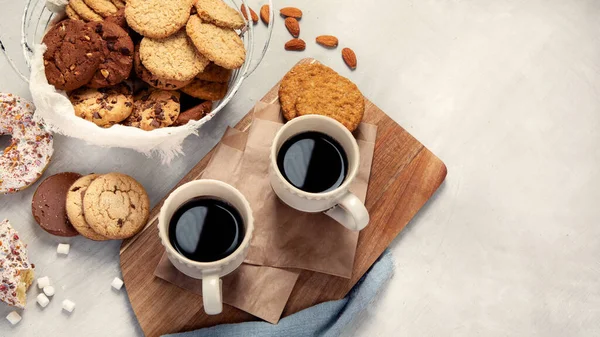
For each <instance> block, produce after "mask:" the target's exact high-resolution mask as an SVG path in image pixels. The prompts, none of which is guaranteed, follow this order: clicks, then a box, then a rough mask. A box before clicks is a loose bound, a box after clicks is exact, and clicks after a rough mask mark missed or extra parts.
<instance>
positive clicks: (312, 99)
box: [296, 75, 365, 131]
mask: <svg viewBox="0 0 600 337" xmlns="http://www.w3.org/2000/svg"><path fill="white" fill-rule="evenodd" d="M296 111H297V113H298V116H304V115H310V114H318V115H324V116H327V117H331V118H333V119H335V120H337V121H338V122H340V123H342V124H344V126H345V127H346V128H348V130H350V131H354V130H355V129H356V128H357V127H358V125H359V124H360V121H361V120H362V118H363V114H364V112H365V99H364V97H363V95H362V93H361V92H360V90H358V87H357V86H356V84H354V83H352V82H351V81H350V80H349V79H347V78H345V77H342V76H340V75H337V76H328V77H326V78H324V79H323V80H322V83H319V85H318V86H311V87H308V88H307V89H306V90H304V91H303V92H302V93H300V96H298V100H297V101H296Z"/></svg>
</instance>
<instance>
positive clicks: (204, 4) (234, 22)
mask: <svg viewBox="0 0 600 337" xmlns="http://www.w3.org/2000/svg"><path fill="white" fill-rule="evenodd" d="M195 6H196V10H197V11H198V15H199V16H200V18H201V19H202V21H204V22H210V23H213V24H215V25H217V26H219V27H223V28H231V29H241V28H243V27H244V26H245V25H246V23H245V22H244V18H243V17H242V15H241V14H240V13H239V12H238V11H237V10H235V9H233V8H231V7H229V6H227V4H225V2H223V0H198V1H196V5H195Z"/></svg>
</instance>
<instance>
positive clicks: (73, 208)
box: [66, 174, 108, 241]
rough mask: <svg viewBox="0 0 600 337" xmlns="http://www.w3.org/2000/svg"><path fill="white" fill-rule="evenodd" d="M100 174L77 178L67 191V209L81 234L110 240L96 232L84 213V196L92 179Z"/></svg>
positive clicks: (94, 238) (97, 239)
mask: <svg viewBox="0 0 600 337" xmlns="http://www.w3.org/2000/svg"><path fill="white" fill-rule="evenodd" d="M99 176H100V175H99V174H90V175H87V176H84V177H81V178H79V179H77V181H75V182H74V183H73V185H71V187H70V188H69V191H68V192H67V201H66V210H67V217H68V218H69V221H70V222H71V225H73V227H74V228H75V230H77V232H79V234H81V235H83V236H84V237H86V238H88V239H91V240H96V241H104V240H108V238H106V237H104V236H102V235H100V234H98V233H96V232H94V230H93V229H92V228H91V227H90V225H88V223H87V222H86V221H85V217H84V213H83V196H84V195H85V192H86V191H87V189H88V187H89V186H90V184H91V183H92V181H94V179H96V178H98V177H99Z"/></svg>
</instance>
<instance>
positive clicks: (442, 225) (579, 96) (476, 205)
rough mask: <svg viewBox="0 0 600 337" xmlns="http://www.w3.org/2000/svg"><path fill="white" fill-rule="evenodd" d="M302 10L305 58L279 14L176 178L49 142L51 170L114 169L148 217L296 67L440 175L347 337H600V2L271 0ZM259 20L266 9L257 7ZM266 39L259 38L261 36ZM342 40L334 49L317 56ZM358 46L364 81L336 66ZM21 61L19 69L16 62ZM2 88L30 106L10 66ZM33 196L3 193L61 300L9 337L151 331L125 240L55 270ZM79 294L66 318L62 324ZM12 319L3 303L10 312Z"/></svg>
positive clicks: (6, 2) (128, 159)
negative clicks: (364, 107)
mask: <svg viewBox="0 0 600 337" xmlns="http://www.w3.org/2000/svg"><path fill="white" fill-rule="evenodd" d="M276 2H277V5H278V6H279V7H283V6H286V5H294V4H296V5H298V6H299V7H300V8H301V9H302V10H303V11H304V13H305V14H304V17H303V19H302V21H301V29H302V32H301V37H302V38H304V39H305V40H306V41H307V45H308V47H307V50H306V51H304V52H299V53H297V52H285V51H284V50H283V44H284V43H285V41H287V40H288V39H289V38H290V36H289V34H288V33H287V31H286V30H285V28H284V26H283V20H282V19H281V18H277V27H275V34H274V36H273V40H272V41H271V48H270V50H269V52H268V54H267V57H266V59H265V60H264V62H263V64H262V65H261V66H260V67H259V69H258V71H257V73H256V74H254V75H253V76H252V77H251V78H250V79H248V81H247V82H246V83H244V85H243V86H242V88H241V90H240V92H239V94H238V95H237V97H236V98H235V99H234V101H233V102H232V103H231V104H230V105H229V107H228V108H227V109H225V110H224V111H223V112H222V113H220V114H219V115H218V116H217V117H216V118H215V119H214V120H212V121H211V122H210V123H208V124H207V125H206V126H205V127H204V128H203V129H202V132H201V133H202V135H201V136H200V137H193V138H189V139H188V140H187V141H186V145H185V152H186V155H185V156H184V157H180V158H178V159H177V160H175V161H174V162H173V163H172V165H171V166H168V167H167V166H159V164H158V162H157V161H156V160H153V159H148V158H145V157H144V156H142V155H140V154H137V153H135V152H132V151H128V150H119V149H102V148H98V147H94V146H88V145H86V144H84V143H82V142H80V141H77V140H74V139H67V138H64V137H61V136H58V137H56V142H55V146H56V154H55V156H54V161H53V163H52V165H51V166H50V168H49V169H48V173H47V174H46V176H47V175H49V174H53V173H57V172H61V171H78V172H81V173H87V172H92V171H93V172H107V171H115V170H116V171H121V172H124V173H127V174H130V175H132V176H134V177H135V178H136V179H138V180H139V181H140V182H141V183H143V185H144V186H145V187H146V188H147V189H148V192H149V193H150V196H151V199H152V202H153V204H154V203H156V201H157V200H159V199H160V198H161V197H162V196H163V195H164V194H165V193H166V192H167V191H168V190H169V189H170V188H171V187H172V186H173V185H174V184H175V183H176V182H177V181H178V180H179V179H180V178H181V177H182V176H183V175H184V174H185V173H186V172H187V171H188V170H189V169H190V168H191V167H192V166H193V165H194V164H195V163H196V162H197V161H198V160H200V159H201V158H202V157H203V156H204V154H206V152H208V151H209V150H210V148H211V147H212V146H213V145H214V144H215V142H216V141H217V140H218V139H219V137H220V135H221V134H222V133H223V131H224V129H225V127H226V126H227V125H234V124H235V123H236V122H237V121H238V120H239V119H241V118H242V116H243V115H244V114H245V113H246V112H247V111H248V110H249V109H250V108H251V106H252V105H253V103H254V102H256V101H257V100H258V99H260V98H261V97H262V95H263V94H264V93H265V92H266V91H267V90H268V89H270V88H271V87H272V86H273V84H275V83H276V82H277V80H278V79H279V78H281V77H282V76H283V75H284V74H285V72H286V71H287V70H288V69H289V68H290V67H291V66H292V65H293V64H294V63H296V62H297V61H298V60H300V59H301V58H303V57H308V56H311V57H316V58H317V59H319V60H321V61H322V62H324V63H326V64H328V65H329V66H331V67H333V68H334V69H335V70H337V71H339V72H340V73H341V74H342V75H344V76H348V77H349V78H350V79H352V80H353V81H355V82H356V83H357V84H358V86H359V87H360V89H361V90H362V91H363V93H364V94H365V95H366V96H367V97H368V98H369V99H371V100H372V101H373V102H375V103H376V104H377V105H378V106H380V107H381V108H382V109H383V110H385V111H387V112H388V113H389V114H390V116H391V117H392V118H393V119H394V120H396V121H397V122H398V123H399V124H400V125H402V126H403V127H404V128H406V129H407V130H408V131H409V132H411V133H412V134H413V135H414V136H415V137H417V138H418V139H419V140H420V141H421V142H423V143H424V144H425V145H426V146H427V147H429V148H430V149H431V150H432V151H433V152H434V153H436V154H437V155H438V156H439V157H440V158H441V159H442V160H443V161H444V162H445V163H446V165H447V166H448V172H449V174H448V177H447V179H446V182H445V183H444V184H443V185H442V187H441V188H440V190H439V191H438V192H437V194H436V195H435V196H434V198H433V199H432V200H431V201H430V202H429V203H428V204H427V205H426V206H425V207H424V208H423V209H422V210H421V212H420V213H419V214H418V215H417V217H416V218H415V219H414V220H413V221H412V222H411V223H410V224H409V226H408V227H407V228H406V229H405V230H404V232H403V233H402V234H401V235H400V236H399V237H398V238H397V239H396V240H395V241H394V242H393V244H392V245H391V249H392V251H393V253H394V257H395V258H396V273H395V276H394V277H393V279H392V280H391V281H390V283H389V285H388V286H386V287H385V289H382V291H381V295H380V296H379V298H378V299H377V300H376V301H375V303H374V304H373V305H372V306H371V307H370V308H369V310H368V312H365V313H364V314H363V315H362V316H361V318H360V319H359V320H357V321H356V322H355V323H354V324H353V326H351V327H349V328H348V329H347V331H346V333H345V335H347V336H352V335H356V336H597V335H599V334H600V281H599V280H600V263H599V262H598V261H600V226H599V223H598V222H599V221H598V220H599V219H600V207H599V203H600V189H599V187H600V186H599V182H598V180H599V178H600V170H599V167H600V133H599V132H598V129H599V128H600V111H599V108H600V74H599V70H600V39H599V37H600V2H598V1H584V0H570V1H564V0H548V1H541V0H528V1H518V0H503V1H498V0H479V1H461V0H453V1H450V0H446V1H442V0H424V1H409V0H399V1H393V0H385V1H384V0H380V1H356V0H355V1H349V0H343V1H342V0H335V1H333V0H329V1H279V0H278V1H276ZM251 3H255V4H256V5H255V6H254V8H255V9H258V7H259V6H258V1H252V2H251ZM22 6H23V2H22V1H14V0H0V8H1V9H2V14H1V17H2V20H1V23H0V28H1V29H0V34H1V37H2V39H3V41H4V42H7V41H5V40H6V39H7V38H10V39H9V40H10V41H8V43H7V44H8V45H7V47H10V48H12V49H13V51H14V48H17V46H18V39H19V33H18V32H19V27H18V21H19V17H20V13H21V9H22ZM257 27H258V31H259V33H260V32H262V33H264V32H265V31H266V29H265V28H264V26H263V25H262V24H260V25H259V26H257ZM320 34H334V35H336V36H338V37H339V38H340V47H339V48H338V49H337V50H325V49H323V48H321V47H320V46H318V45H315V43H314V38H315V37H316V36H317V35H320ZM346 46H347V47H352V48H353V49H354V50H355V51H356V54H357V56H358V63H359V65H358V69H357V70H356V71H354V72H351V71H349V70H348V69H347V68H346V67H345V66H344V64H343V63H342V60H341V58H340V51H341V48H342V47H346ZM14 55H19V54H18V53H14ZM0 90H1V91H8V92H13V93H15V94H20V95H23V96H25V97H28V96H29V94H28V92H27V86H26V85H25V84H24V83H23V82H21V81H20V80H19V79H18V78H17V76H15V75H14V74H13V73H12V71H11V70H10V68H9V67H8V65H7V63H6V62H5V61H4V60H0ZM34 190H35V186H34V187H33V188H31V189H28V190H26V191H25V192H22V193H19V194H15V195H10V196H0V217H2V218H4V217H7V218H9V219H10V220H11V221H12V223H13V224H14V226H15V227H16V228H17V229H18V230H19V231H20V233H21V236H22V237H23V240H24V241H25V242H28V243H29V247H30V256H31V260H32V261H34V262H35V264H36V266H37V269H36V272H37V275H38V276H43V275H48V276H50V277H51V278H52V279H53V281H54V283H55V284H56V285H57V294H56V295H55V296H54V299H53V300H52V301H51V303H50V305H49V306H48V307H47V308H46V309H44V310H42V309H40V307H39V306H38V305H36V304H35V295H36V294H37V292H38V291H37V289H31V290H30V291H29V303H28V307H27V310H26V311H25V313H24V315H23V316H24V318H23V321H22V322H21V323H20V325H18V326H16V327H14V328H13V327H10V326H9V324H8V322H7V321H6V320H4V319H2V320H0V335H2V336H5V335H7V336H35V335H39V336H80V335H82V333H85V334H86V335H88V336H107V335H110V336H132V335H133V336H135V335H141V332H140V330H139V327H138V325H137V323H136V321H135V317H134V315H133V313H132V312H131V309H130V306H129V304H128V301H127V296H126V294H125V292H124V291H122V292H115V291H112V290H111V288H110V282H111V280H112V278H113V277H115V276H119V275H120V271H119V258H118V248H119V242H108V243H95V242H91V241H88V240H85V239H82V238H76V239H73V240H71V241H70V242H71V244H72V247H71V253H70V255H69V256H68V257H67V258H61V257H57V256H56V253H55V248H56V244H57V243H58V242H59V241H61V240H59V239H57V238H55V237H52V236H50V235H48V234H46V233H45V232H43V231H42V230H41V229H39V228H38V226H37V225H36V224H35V223H34V221H33V219H32V217H31V215H30V201H31V197H32V194H33V192H34ZM64 298H69V299H71V300H73V301H74V302H76V303H77V308H76V309H75V312H74V313H73V314H72V315H71V316H67V315H65V314H64V313H62V312H61V310H60V302H61V301H62V300H63V299H64ZM9 312H10V309H9V308H8V307H6V306H3V305H0V316H2V317H4V316H6V314H8V313H9Z"/></svg>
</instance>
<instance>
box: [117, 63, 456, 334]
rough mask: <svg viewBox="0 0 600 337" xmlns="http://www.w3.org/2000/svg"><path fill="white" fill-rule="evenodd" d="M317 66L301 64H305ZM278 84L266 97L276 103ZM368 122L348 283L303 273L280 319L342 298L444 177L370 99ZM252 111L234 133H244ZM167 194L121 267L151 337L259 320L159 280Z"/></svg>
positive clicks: (438, 164) (126, 247) (198, 170)
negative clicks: (371, 140) (373, 129)
mask: <svg viewBox="0 0 600 337" xmlns="http://www.w3.org/2000/svg"><path fill="white" fill-rule="evenodd" d="M311 62H315V60H314V59H304V60H302V61H300V63H311ZM278 87H279V84H277V85H275V87H273V88H272V89H271V90H270V91H269V92H268V93H267V94H266V95H265V97H263V98H262V101H263V102H268V103H270V102H274V101H276V100H277V91H278ZM365 103H366V110H365V116H364V122H367V123H371V124H376V125H377V127H378V131H377V141H376V143H375V153H374V157H373V166H372V170H371V178H370V181H369V188H368V191H367V199H366V202H365V204H366V206H367V209H368V210H369V214H370V216H371V222H370V223H369V225H368V226H367V227H366V229H364V230H363V231H361V232H360V236H359V239H358V248H357V251H356V258H355V261H354V269H353V274H352V278H351V279H350V280H348V279H343V278H340V277H335V276H331V275H326V274H319V273H315V272H310V271H302V273H301V274H300V277H299V279H298V282H297V283H296V286H295V287H294V290H293V292H292V294H291V296H290V299H289V301H288V303H287V305H286V307H285V310H284V312H283V316H287V315H290V314H293V313H295V312H297V311H299V310H302V309H305V308H308V307H310V306H313V305H315V304H318V303H321V302H324V301H329V300H337V299H341V298H343V297H344V296H345V295H346V294H347V293H348V291H349V290H350V289H351V288H352V286H354V284H355V283H356V282H357V281H358V280H359V279H360V278H361V277H362V276H363V274H364V273H365V272H366V271H367V270H368V269H369V267H371V265H372V264H373V263H374V262H375V260H377V258H378V257H379V256H380V255H381V253H382V252H383V251H384V249H385V248H386V247H387V246H388V245H389V244H390V243H391V242H392V240H393V239H394V238H395V237H396V235H398V233H400V231H401V230H402V229H403V228H404V227H405V226H406V224H407V223H408V222H409V221H410V220H411V219H412V218H413V216H414V215H415V214H416V213H417V211H418V210H419V209H420V208H421V207H422V206H423V205H424V204H425V202H427V200H428V199H429V198H430V197H431V195H432V194H433V193H434V192H435V191H436V190H437V188H438V187H439V186H440V185H441V183H442V182H443V181H444V179H445V177H446V166H445V165H444V163H443V162H442V161H441V160H440V159H439V158H437V157H436V156H435V155H434V154H433V153H431V152H430V151H429V150H428V149H426V148H425V147H424V146H423V144H421V143H419V142H418V141H417V140H416V139H415V138H413V137H412V136H411V135H410V134H409V133H408V132H406V130H404V129H403V128H402V127H401V126H400V125H398V124H396V123H395V122H394V121H393V120H392V119H390V118H389V117H388V116H387V115H386V114H385V113H384V112H383V111H381V110H380V109H379V108H378V107H376V106H375V105H374V104H373V103H372V102H371V101H369V100H365ZM251 122H252V116H251V112H249V113H248V114H247V115H246V116H245V117H244V118H243V119H242V120H241V121H240V122H239V123H238V124H237V125H236V128H237V129H239V130H242V131H246V130H247V129H248V127H249V126H250V123H251ZM211 154H212V151H211V152H210V153H208V154H207V155H206V157H204V158H203V159H202V160H201V161H200V162H199V163H198V164H197V165H196V166H195V167H194V168H193V169H192V170H191V171H190V172H189V173H188V174H187V175H186V176H185V177H184V178H183V179H182V180H181V181H180V182H179V183H178V184H177V185H176V186H174V187H173V189H175V188H177V187H178V186H180V185H181V184H184V183H187V182H189V181H192V180H195V179H198V177H199V176H201V175H202V172H203V170H204V168H205V167H206V165H207V164H208V161H209V159H210V157H211ZM166 197H167V196H165V197H164V198H163V199H162V200H161V201H160V202H159V203H158V205H156V206H155V207H154V209H152V211H151V212H150V221H149V224H148V226H147V227H146V228H145V230H144V231H143V232H141V233H140V234H138V235H137V236H136V237H134V238H133V239H131V240H129V241H125V242H123V245H122V246H121V269H122V272H123V278H124V281H125V286H126V288H127V294H128V295H129V300H130V301H131V306H132V307H133V311H134V312H135V315H136V316H137V319H138V321H139V323H140V326H141V328H142V330H143V331H144V333H145V335H146V336H147V337H154V336H160V335H162V334H166V333H174V332H182V331H188V330H194V329H198V328H201V327H207V326H212V325H216V324H221V323H234V322H242V321H251V320H256V319H257V318H255V317H254V316H252V315H250V314H248V313H246V312H244V311H241V310H239V309H236V308H234V307H231V306H228V305H224V308H223V313H222V314H220V315H216V316H208V315H206V314H204V311H203V309H202V305H201V303H202V298H201V297H200V296H198V295H196V294H193V293H191V292H188V291H186V290H183V289H181V288H178V287H176V286H174V285H172V284H170V283H168V282H166V281H163V280H162V279H159V278H157V277H155V276H154V269H155V267H156V265H157V264H158V261H159V260H160V258H161V256H162V254H163V247H162V246H161V244H160V241H159V238H158V228H157V215H158V213H159V210H160V207H161V205H162V203H163V202H164V200H165V199H166Z"/></svg>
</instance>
